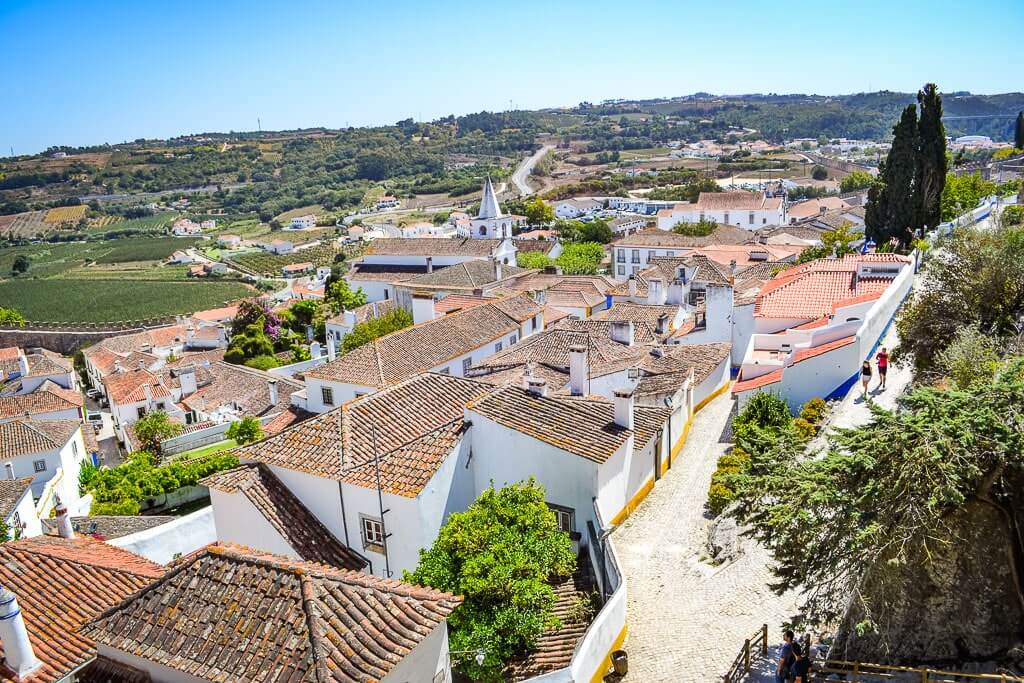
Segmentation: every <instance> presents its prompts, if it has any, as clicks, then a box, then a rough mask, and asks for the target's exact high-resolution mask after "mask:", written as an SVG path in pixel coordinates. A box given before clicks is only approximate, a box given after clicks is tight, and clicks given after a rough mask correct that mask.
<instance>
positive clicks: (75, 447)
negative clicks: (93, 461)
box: [71, 441, 78, 458]
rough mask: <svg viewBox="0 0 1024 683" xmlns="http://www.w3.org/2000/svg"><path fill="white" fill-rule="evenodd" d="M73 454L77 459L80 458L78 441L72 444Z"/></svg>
mask: <svg viewBox="0 0 1024 683" xmlns="http://www.w3.org/2000/svg"><path fill="white" fill-rule="evenodd" d="M71 454H72V455H74V456H75V457H76V458H77V457H78V442H77V441H72V442H71Z"/></svg>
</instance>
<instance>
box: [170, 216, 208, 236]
mask: <svg viewBox="0 0 1024 683" xmlns="http://www.w3.org/2000/svg"><path fill="white" fill-rule="evenodd" d="M171 232H172V233H173V234H174V236H175V237H191V236H193V235H200V234H202V232H203V226H202V225H200V224H199V223H195V222H193V221H192V220H190V219H188V218H180V219H178V220H177V221H175V222H174V225H173V226H171Z"/></svg>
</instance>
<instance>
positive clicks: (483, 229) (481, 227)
mask: <svg viewBox="0 0 1024 683" xmlns="http://www.w3.org/2000/svg"><path fill="white" fill-rule="evenodd" d="M480 234H481V235H486V234H487V226H485V225H481V226H480Z"/></svg>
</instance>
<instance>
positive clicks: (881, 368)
mask: <svg viewBox="0 0 1024 683" xmlns="http://www.w3.org/2000/svg"><path fill="white" fill-rule="evenodd" d="M875 362H876V363H878V378H879V379H880V380H882V383H881V384H880V385H879V388H880V389H882V390H884V389H885V373H886V372H887V371H888V370H889V352H888V351H886V350H885V347H884V346H883V347H882V348H880V349H879V350H878V354H877V355H876V356H875Z"/></svg>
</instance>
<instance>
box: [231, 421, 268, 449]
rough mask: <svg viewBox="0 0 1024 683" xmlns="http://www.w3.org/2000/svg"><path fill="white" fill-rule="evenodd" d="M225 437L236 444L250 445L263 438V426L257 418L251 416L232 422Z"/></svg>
mask: <svg viewBox="0 0 1024 683" xmlns="http://www.w3.org/2000/svg"><path fill="white" fill-rule="evenodd" d="M225 435H226V436H227V437H228V438H229V439H234V440H235V441H237V442H238V443H241V444H245V443H252V442H253V441H259V440H260V439H262V438H263V425H262V424H261V423H260V419H259V418H258V417H253V416H251V415H249V416H246V417H243V418H242V419H241V420H237V421H235V422H232V423H231V425H230V426H229V427H228V431H227V432H226V433H225Z"/></svg>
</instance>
